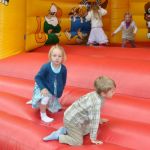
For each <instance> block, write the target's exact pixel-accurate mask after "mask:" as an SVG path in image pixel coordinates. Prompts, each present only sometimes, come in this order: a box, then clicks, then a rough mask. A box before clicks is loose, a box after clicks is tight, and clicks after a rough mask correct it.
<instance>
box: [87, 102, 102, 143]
mask: <svg viewBox="0 0 150 150" xmlns="http://www.w3.org/2000/svg"><path fill="white" fill-rule="evenodd" d="M92 103H93V104H92V108H91V110H90V111H89V118H90V127H91V129H90V139H91V142H92V143H95V144H99V143H100V142H101V141H98V140H97V132H98V127H99V122H100V106H99V105H98V104H96V103H95V101H94V100H93V101H92Z"/></svg>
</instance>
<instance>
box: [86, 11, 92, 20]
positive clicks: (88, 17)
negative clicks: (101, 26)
mask: <svg viewBox="0 0 150 150" xmlns="http://www.w3.org/2000/svg"><path fill="white" fill-rule="evenodd" d="M91 17H92V12H91V11H89V12H88V14H87V16H86V17H85V19H86V20H87V21H90V20H91Z"/></svg>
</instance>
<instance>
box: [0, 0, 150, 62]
mask: <svg viewBox="0 0 150 150" xmlns="http://www.w3.org/2000/svg"><path fill="white" fill-rule="evenodd" d="M95 2H96V0H88V3H84V1H83V0H76V1H73V0H64V1H60V0H51V1H50V0H9V3H7V2H6V1H5V0H3V1H0V34H1V36H0V50H1V51H0V59H2V58H5V57H8V56H11V55H15V54H17V53H20V52H24V51H29V50H32V49H33V48H36V47H39V46H42V45H44V44H55V43H58V42H59V43H62V44H81V43H82V44H83V43H86V42H87V39H88V35H89V32H90V22H87V21H86V20H85V15H86V14H87V12H88V11H89V9H90V5H91V4H93V3H95ZM101 2H102V7H104V8H105V9H107V11H108V13H107V15H106V16H104V17H103V18H102V21H103V25H104V26H103V28H104V31H105V33H106V34H107V36H108V38H109V40H110V42H111V43H121V32H120V33H118V34H117V35H115V36H114V37H112V36H111V33H112V32H113V31H114V30H115V29H116V28H117V27H118V26H119V25H120V23H121V21H122V20H123V19H124V13H125V12H127V11H130V12H131V13H132V14H133V20H134V21H135V23H136V25H137V27H138V32H137V34H136V39H135V40H136V41H137V42H148V41H149V39H148V38H147V32H148V29H147V26H146V21H145V20H144V13H145V10H144V5H145V4H146V3H147V2H148V0H101ZM18 12H19V13H18Z"/></svg>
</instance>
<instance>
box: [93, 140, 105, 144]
mask: <svg viewBox="0 0 150 150" xmlns="http://www.w3.org/2000/svg"><path fill="white" fill-rule="evenodd" d="M91 142H92V143H93V144H103V142H102V141H98V140H96V141H91Z"/></svg>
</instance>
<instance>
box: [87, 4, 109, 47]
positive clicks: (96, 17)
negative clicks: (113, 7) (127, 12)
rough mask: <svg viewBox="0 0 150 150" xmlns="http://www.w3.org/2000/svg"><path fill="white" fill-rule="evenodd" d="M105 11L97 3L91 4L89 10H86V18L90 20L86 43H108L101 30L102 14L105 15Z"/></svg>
mask: <svg viewBox="0 0 150 150" xmlns="http://www.w3.org/2000/svg"><path fill="white" fill-rule="evenodd" d="M106 14H107V11H106V10H105V9H103V8H101V7H100V6H98V5H93V6H92V9H91V11H89V12H88V14H87V16H86V20H88V21H91V31H90V35H89V38H88V43H87V44H88V45H94V44H95V43H96V44H100V45H101V44H105V45H107V44H108V38H107V36H106V34H105V32H104V31H103V28H102V27H103V23H102V16H104V15H106Z"/></svg>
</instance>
